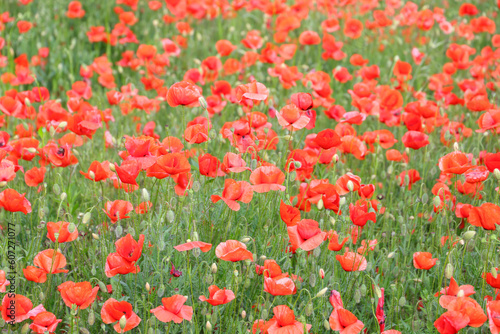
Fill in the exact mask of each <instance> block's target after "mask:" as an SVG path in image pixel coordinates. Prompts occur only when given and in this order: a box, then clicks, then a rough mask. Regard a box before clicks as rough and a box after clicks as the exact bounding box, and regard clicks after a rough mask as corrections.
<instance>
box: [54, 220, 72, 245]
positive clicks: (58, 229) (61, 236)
mask: <svg viewBox="0 0 500 334" xmlns="http://www.w3.org/2000/svg"><path fill="white" fill-rule="evenodd" d="M69 224H70V223H68V222H62V221H59V222H57V223H54V222H48V223H47V238H49V239H50V240H52V241H53V242H56V236H55V235H56V233H57V234H58V238H57V242H58V243H60V244H61V243H65V242H71V241H73V240H76V238H78V230H77V229H76V227H75V230H74V231H73V232H71V233H70V232H69V231H68V226H69Z"/></svg>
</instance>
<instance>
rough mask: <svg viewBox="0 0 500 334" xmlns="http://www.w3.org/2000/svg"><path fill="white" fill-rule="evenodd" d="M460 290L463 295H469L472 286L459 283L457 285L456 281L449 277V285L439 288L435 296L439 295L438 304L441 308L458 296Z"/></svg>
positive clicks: (471, 293) (472, 289)
mask: <svg viewBox="0 0 500 334" xmlns="http://www.w3.org/2000/svg"><path fill="white" fill-rule="evenodd" d="M460 291H462V293H463V294H464V296H465V297H468V296H471V295H473V294H474V293H476V292H475V291H474V287H473V286H472V285H460V286H458V283H457V281H455V279H454V278H453V277H452V278H451V279H450V285H449V286H447V287H445V288H443V289H441V291H439V292H438V293H436V296H439V295H442V296H441V297H439V305H441V307H443V308H448V305H449V304H450V303H451V302H452V301H454V300H455V299H456V298H457V297H458V293H459V292H460Z"/></svg>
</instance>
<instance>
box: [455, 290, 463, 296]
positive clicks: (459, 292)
mask: <svg viewBox="0 0 500 334" xmlns="http://www.w3.org/2000/svg"><path fill="white" fill-rule="evenodd" d="M463 296H465V293H464V290H459V291H458V293H457V297H463Z"/></svg>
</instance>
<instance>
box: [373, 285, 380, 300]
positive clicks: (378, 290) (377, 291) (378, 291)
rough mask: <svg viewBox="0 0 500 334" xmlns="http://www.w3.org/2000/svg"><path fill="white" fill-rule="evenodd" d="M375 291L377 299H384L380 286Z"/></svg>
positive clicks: (376, 286)
mask: <svg viewBox="0 0 500 334" xmlns="http://www.w3.org/2000/svg"><path fill="white" fill-rule="evenodd" d="M374 290H375V295H377V298H379V299H380V298H382V290H381V289H380V287H379V286H378V285H375V287H374Z"/></svg>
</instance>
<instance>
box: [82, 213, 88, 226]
mask: <svg viewBox="0 0 500 334" xmlns="http://www.w3.org/2000/svg"><path fill="white" fill-rule="evenodd" d="M89 221H90V212H85V214H84V215H83V218H82V223H83V224H87V223H88V222H89Z"/></svg>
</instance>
